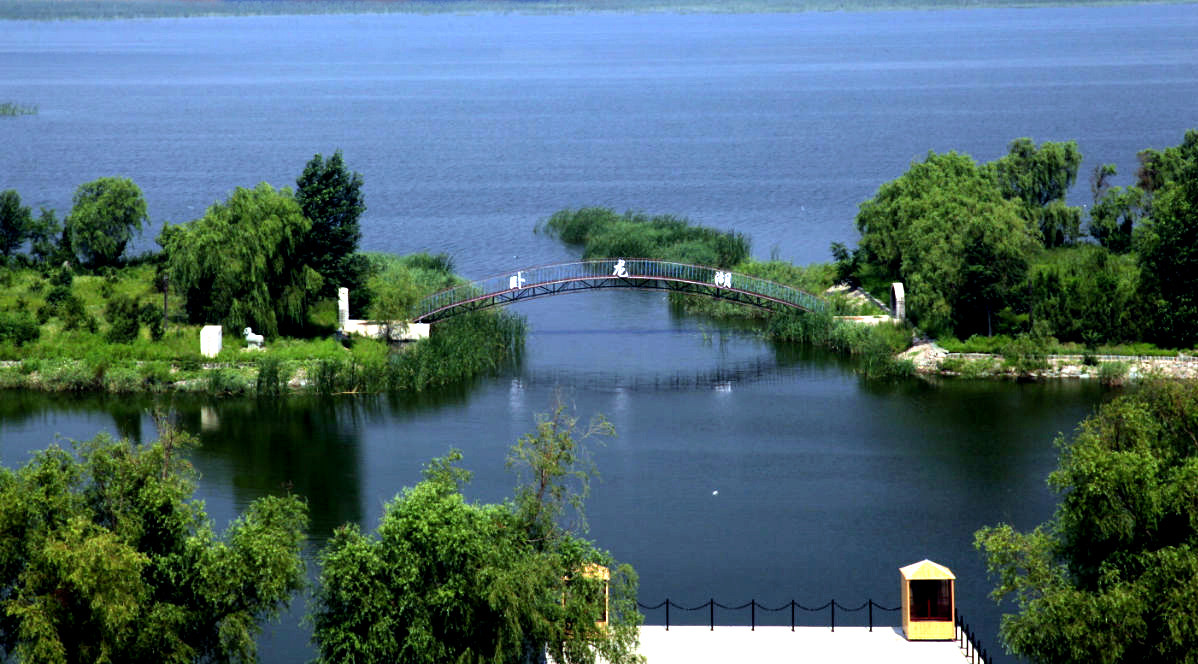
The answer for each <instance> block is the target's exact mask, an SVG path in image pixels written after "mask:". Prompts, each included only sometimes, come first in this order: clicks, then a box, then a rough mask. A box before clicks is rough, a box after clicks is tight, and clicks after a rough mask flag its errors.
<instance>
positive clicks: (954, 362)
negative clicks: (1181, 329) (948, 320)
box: [896, 342, 1198, 385]
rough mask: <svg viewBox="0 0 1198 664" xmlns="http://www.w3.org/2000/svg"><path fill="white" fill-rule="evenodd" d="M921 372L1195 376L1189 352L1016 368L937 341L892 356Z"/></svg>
mask: <svg viewBox="0 0 1198 664" xmlns="http://www.w3.org/2000/svg"><path fill="white" fill-rule="evenodd" d="M896 359H899V360H908V361H910V362H911V363H912V364H913V365H914V366H915V372H916V373H917V374H919V375H921V376H941V377H945V378H965V379H987V380H995V379H999V380H1010V379H1015V380H1054V379H1056V380H1072V379H1080V380H1100V381H1103V382H1105V383H1109V384H1113V385H1121V384H1124V383H1126V382H1128V381H1136V380H1143V379H1152V378H1163V379H1168V380H1198V357H1196V356H1193V355H1184V354H1180V355H1176V356H1168V355H1165V356H1157V355H1097V354H1095V355H1077V354H1067V355H1045V356H1043V366H1040V367H1037V368H1022V369H1021V368H1017V367H1014V366H1011V365H1010V363H1008V362H1007V361H1006V358H1004V357H1003V356H1002V355H1001V354H998V353H950V352H948V351H947V350H945V349H943V348H941V347H940V346H937V345H936V344H935V342H932V343H925V344H919V345H916V346H912V347H911V348H908V349H907V350H905V351H903V352H902V353H899V354H898V355H897V356H896Z"/></svg>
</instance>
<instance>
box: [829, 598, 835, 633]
mask: <svg viewBox="0 0 1198 664" xmlns="http://www.w3.org/2000/svg"><path fill="white" fill-rule="evenodd" d="M829 603H830V604H831V605H832V631H833V632H835V631H836V600H832V601H831V602H829Z"/></svg>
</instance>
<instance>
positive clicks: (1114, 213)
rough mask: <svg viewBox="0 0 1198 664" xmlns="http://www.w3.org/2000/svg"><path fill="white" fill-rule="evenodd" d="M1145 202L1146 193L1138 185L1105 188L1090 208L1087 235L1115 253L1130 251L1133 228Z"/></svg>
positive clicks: (1138, 219)
mask: <svg viewBox="0 0 1198 664" xmlns="http://www.w3.org/2000/svg"><path fill="white" fill-rule="evenodd" d="M1147 205H1148V199H1147V196H1146V195H1145V193H1144V190H1143V189H1140V188H1139V187H1135V186H1132V187H1127V188H1123V187H1111V188H1109V189H1107V190H1106V191H1105V192H1104V193H1103V195H1102V197H1101V198H1099V199H1098V200H1096V201H1095V202H1094V207H1092V208H1090V235H1091V236H1093V238H1094V239H1095V240H1098V243H1099V244H1101V245H1102V246H1104V247H1106V248H1107V249H1110V250H1111V251H1113V252H1115V253H1118V254H1123V253H1127V252H1129V251H1131V248H1132V231H1133V230H1134V229H1135V226H1136V223H1137V222H1138V221H1140V219H1141V218H1142V216H1143V214H1144V211H1145V209H1146V208H1147Z"/></svg>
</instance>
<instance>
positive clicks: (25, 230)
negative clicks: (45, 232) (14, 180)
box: [0, 189, 33, 259]
mask: <svg viewBox="0 0 1198 664" xmlns="http://www.w3.org/2000/svg"><path fill="white" fill-rule="evenodd" d="M32 226H33V213H32V212H31V211H30V209H29V206H26V205H21V196H20V194H18V193H17V192H16V191H15V190H13V189H8V190H6V191H4V192H0V256H3V257H4V258H5V259H8V258H9V257H11V256H12V255H13V254H14V253H15V252H16V251H17V249H19V248H20V247H21V243H23V242H24V241H25V239H26V238H28V237H29V233H30V231H31V230H32Z"/></svg>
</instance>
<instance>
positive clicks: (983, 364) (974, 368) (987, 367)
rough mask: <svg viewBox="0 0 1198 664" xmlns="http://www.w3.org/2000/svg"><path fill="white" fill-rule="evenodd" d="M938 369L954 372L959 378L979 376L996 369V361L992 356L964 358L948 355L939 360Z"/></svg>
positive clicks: (986, 374)
mask: <svg viewBox="0 0 1198 664" xmlns="http://www.w3.org/2000/svg"><path fill="white" fill-rule="evenodd" d="M938 368H939V369H940V371H945V372H950V373H954V374H956V375H958V376H960V377H961V378H981V377H983V376H989V375H992V374H993V373H994V372H995V371H997V370H998V361H997V360H996V359H994V358H992V357H979V358H966V357H954V356H948V357H945V358H944V359H942V360H940V364H939V366H938Z"/></svg>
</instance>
